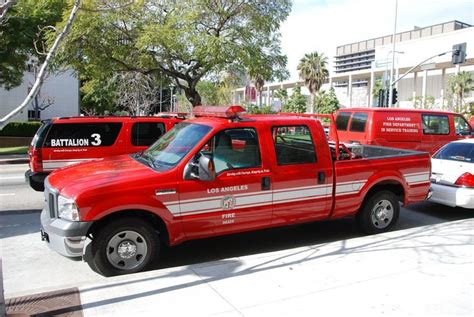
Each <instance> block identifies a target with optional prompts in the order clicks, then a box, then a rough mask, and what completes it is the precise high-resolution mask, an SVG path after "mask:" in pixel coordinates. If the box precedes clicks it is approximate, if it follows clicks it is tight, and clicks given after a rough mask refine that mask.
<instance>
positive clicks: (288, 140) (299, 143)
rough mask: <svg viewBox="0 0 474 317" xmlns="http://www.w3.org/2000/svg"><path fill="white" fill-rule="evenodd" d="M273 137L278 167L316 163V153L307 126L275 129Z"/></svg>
mask: <svg viewBox="0 0 474 317" xmlns="http://www.w3.org/2000/svg"><path fill="white" fill-rule="evenodd" d="M272 136H273V143H274V145H275V153H276V157H277V162H278V165H288V164H304V163H315V162H316V152H315V150H314V144H313V140H312V138H311V133H310V131H309V129H308V127H307V126H283V127H273V128H272Z"/></svg>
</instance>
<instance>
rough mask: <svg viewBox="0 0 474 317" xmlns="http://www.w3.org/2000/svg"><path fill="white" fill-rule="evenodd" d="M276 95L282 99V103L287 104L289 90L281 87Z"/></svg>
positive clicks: (276, 91)
mask: <svg viewBox="0 0 474 317" xmlns="http://www.w3.org/2000/svg"><path fill="white" fill-rule="evenodd" d="M274 94H275V97H277V98H278V99H280V101H281V104H282V105H283V104H285V103H286V102H287V101H288V91H287V90H286V89H283V88H280V89H277V90H275V92H274Z"/></svg>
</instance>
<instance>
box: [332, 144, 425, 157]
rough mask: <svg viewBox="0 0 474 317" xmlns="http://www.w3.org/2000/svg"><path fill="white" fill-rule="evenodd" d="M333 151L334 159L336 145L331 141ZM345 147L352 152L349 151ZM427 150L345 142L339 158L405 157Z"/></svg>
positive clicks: (421, 153)
mask: <svg viewBox="0 0 474 317" xmlns="http://www.w3.org/2000/svg"><path fill="white" fill-rule="evenodd" d="M330 147H331V153H332V154H333V155H332V156H333V159H334V158H335V145H334V143H330ZM344 147H345V148H346V149H347V150H348V151H349V152H350V153H351V155H349V153H347V151H345V149H344ZM426 153H427V152H420V151H414V150H405V149H397V148H391V147H385V146H376V145H362V144H345V145H342V146H341V147H340V155H339V160H350V159H352V160H354V159H362V158H365V159H378V158H393V157H404V156H410V155H423V154H426Z"/></svg>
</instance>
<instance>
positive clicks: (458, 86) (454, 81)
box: [448, 71, 474, 113]
mask: <svg viewBox="0 0 474 317" xmlns="http://www.w3.org/2000/svg"><path fill="white" fill-rule="evenodd" d="M448 91H449V93H450V94H451V96H454V97H455V98H456V100H455V105H454V110H455V111H456V112H459V113H462V112H470V111H469V109H463V108H464V97H465V96H466V95H468V94H469V93H470V92H471V91H474V78H473V76H472V74H471V73H470V72H466V71H462V72H460V73H458V74H456V75H453V76H451V77H449V80H448Z"/></svg>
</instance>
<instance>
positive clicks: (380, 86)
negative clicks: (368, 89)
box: [372, 78, 383, 100]
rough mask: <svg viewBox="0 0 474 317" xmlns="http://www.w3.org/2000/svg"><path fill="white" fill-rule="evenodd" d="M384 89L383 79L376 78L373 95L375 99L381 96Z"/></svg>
mask: <svg viewBox="0 0 474 317" xmlns="http://www.w3.org/2000/svg"><path fill="white" fill-rule="evenodd" d="M382 89H383V83H382V79H380V78H379V79H376V80H375V82H374V87H373V88H372V97H373V100H377V98H378V97H379V93H380V91H381V90H382Z"/></svg>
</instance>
